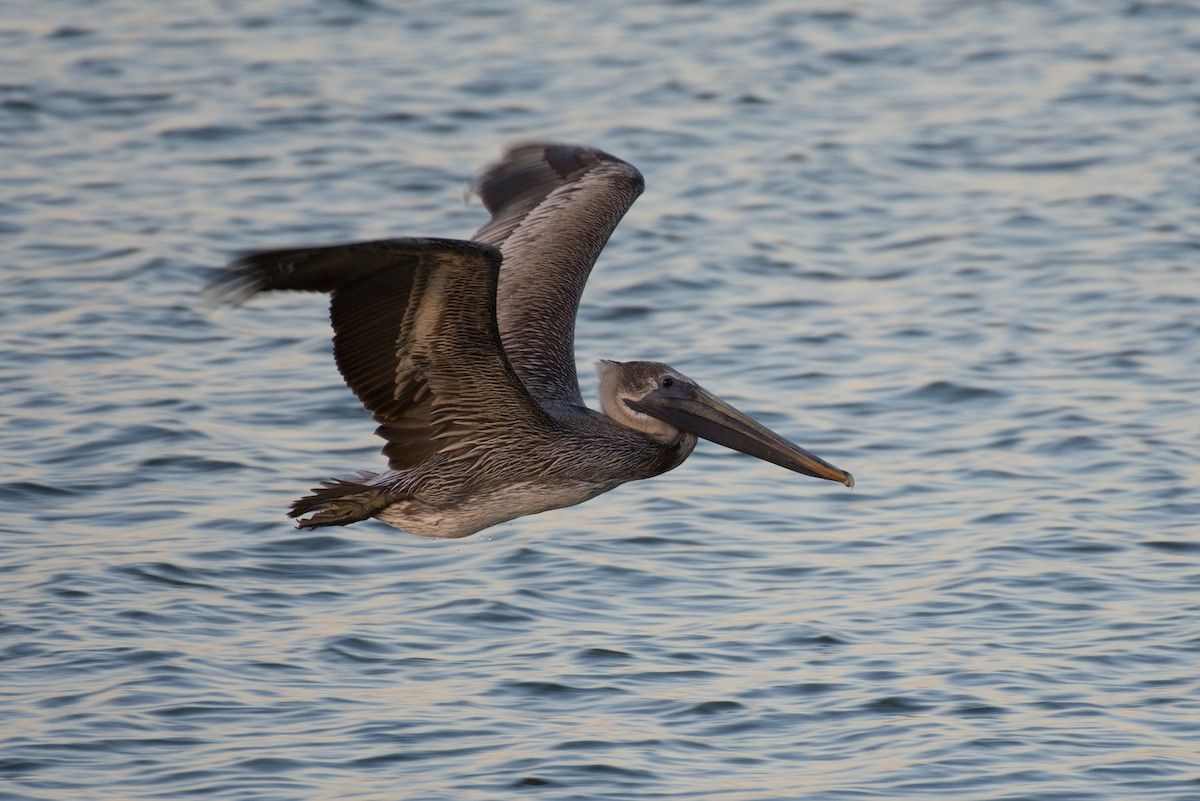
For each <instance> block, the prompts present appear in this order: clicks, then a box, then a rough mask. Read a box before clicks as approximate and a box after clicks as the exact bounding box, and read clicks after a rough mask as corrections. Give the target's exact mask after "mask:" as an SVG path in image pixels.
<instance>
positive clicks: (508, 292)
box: [475, 143, 645, 405]
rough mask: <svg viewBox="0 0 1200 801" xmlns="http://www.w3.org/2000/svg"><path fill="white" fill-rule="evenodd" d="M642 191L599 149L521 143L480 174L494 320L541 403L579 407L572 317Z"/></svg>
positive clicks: (628, 169)
mask: <svg viewBox="0 0 1200 801" xmlns="http://www.w3.org/2000/svg"><path fill="white" fill-rule="evenodd" d="M644 186H645V183H644V181H643V180H642V175H641V173H639V172H638V171H637V170H636V169H635V168H634V167H633V166H632V165H630V164H626V163H625V162H624V161H621V160H620V159H618V158H616V157H615V156H610V155H609V154H608V153H605V152H603V151H601V150H595V149H592V148H587V147H579V146H575V145H564V144H546V143H537V144H526V145H519V146H517V147H514V148H512V149H511V150H509V151H508V152H507V153H506V154H505V155H504V158H503V159H501V160H500V162H499V163H498V164H496V165H494V166H492V167H491V168H489V169H488V170H487V172H485V173H484V175H483V177H482V178H481V179H480V180H479V184H478V185H477V187H476V191H477V192H478V193H479V196H480V198H481V199H482V200H483V204H484V206H486V207H487V210H488V211H489V212H491V214H492V219H491V221H490V222H489V223H488V224H487V225H485V226H484V227H483V228H481V229H480V230H479V232H478V233H477V234H476V235H475V239H477V240H478V241H480V242H486V243H487V244H490V245H495V246H496V247H498V248H500V251H501V252H502V253H503V254H504V266H503V268H502V269H501V270H500V286H499V290H498V293H497V307H496V308H497V319H498V322H499V326H500V338H501V340H502V341H503V343H504V351H505V353H506V354H507V356H508V359H509V361H510V362H511V363H512V366H513V368H514V369H515V370H516V372H517V374H518V375H519V376H520V377H521V381H522V382H524V384H525V387H526V389H528V390H529V392H530V394H531V395H533V397H534V398H535V399H536V400H538V401H552V400H566V401H570V402H572V403H578V404H581V405H582V403H583V398H582V396H581V395H580V394H579V379H578V378H577V377H576V375H575V314H576V312H577V311H578V309H579V298H580V295H582V294H583V287H584V284H585V283H586V282H587V278H588V274H589V273H590V272H591V271H592V265H593V264H595V263H596V258H597V257H598V256H599V255H600V251H601V250H602V249H603V248H604V244H605V243H606V242H607V241H608V237H609V236H610V235H611V234H612V232H613V229H615V228H616V227H617V223H619V222H620V221H621V218H622V217H623V216H624V215H625V212H626V211H628V210H629V207H630V206H631V205H633V201H634V200H636V199H637V197H638V195H640V194H641V193H642V189H643V187H644Z"/></svg>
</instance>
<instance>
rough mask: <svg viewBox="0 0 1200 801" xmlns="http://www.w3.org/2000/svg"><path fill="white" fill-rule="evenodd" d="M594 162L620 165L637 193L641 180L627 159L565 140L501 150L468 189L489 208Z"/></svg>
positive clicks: (590, 166)
mask: <svg viewBox="0 0 1200 801" xmlns="http://www.w3.org/2000/svg"><path fill="white" fill-rule="evenodd" d="M598 164H613V165H620V166H621V167H622V168H623V169H624V171H625V172H626V173H627V174H628V176H629V180H630V181H631V182H632V184H633V185H634V186H636V187H637V191H638V192H639V193H640V192H641V191H642V189H644V188H645V180H644V179H643V178H642V174H641V173H640V172H638V170H637V168H636V167H634V166H633V165H632V164H630V163H629V162H627V161H623V160H621V159H619V158H617V157H616V156H614V155H612V154H611V153H606V152H605V151H603V150H600V149H598V148H594V147H588V146H586V145H576V144H568V143H565V142H521V143H518V144H516V145H513V146H511V147H509V148H508V149H507V150H505V151H504V155H503V157H501V159H500V160H499V161H498V162H496V163H495V164H493V165H492V166H490V167H488V168H487V169H486V170H484V172H483V175H481V176H480V177H479V180H478V181H476V182H475V185H474V186H473V187H472V190H473V191H474V192H475V194H477V195H479V197H480V199H481V200H483V205H484V206H485V207H486V208H487V210H488V211H490V212H495V210H496V209H499V208H503V207H504V206H506V205H508V204H510V203H512V202H514V201H516V200H517V199H518V198H520V197H521V196H522V195H525V194H526V193H527V192H528V191H529V190H530V189H531V188H533V187H538V186H541V187H544V192H546V193H548V192H549V191H550V190H551V189H552V187H553V186H555V185H557V184H561V183H568V182H570V181H572V180H574V179H576V178H578V177H579V176H580V175H582V174H583V173H585V172H587V171H588V170H590V169H593V168H594V167H596V166H597V165H598Z"/></svg>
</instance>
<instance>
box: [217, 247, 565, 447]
mask: <svg viewBox="0 0 1200 801" xmlns="http://www.w3.org/2000/svg"><path fill="white" fill-rule="evenodd" d="M500 262H501V255H500V253H499V251H497V250H496V249H495V248H494V247H491V246H489V245H485V244H479V243H475V242H462V241H457V240H450V239H390V240H381V241H377V242H360V243H354V244H347V245H332V246H324V247H312V248H291V249H287V250H276V251H269V252H264V253H256V254H253V255H250V256H246V257H245V258H243V259H240V260H239V261H237V262H235V263H234V264H233V265H232V268H231V270H230V271H229V272H227V273H226V274H225V276H224V278H223V279H222V280H221V281H219V282H218V283H217V284H216V285H214V289H213V294H215V295H217V296H219V297H222V298H224V299H226V300H230V301H234V302H238V301H242V300H245V299H246V298H248V297H250V296H252V295H254V294H257V293H259V292H265V291H271V290H306V291H317V292H328V293H331V295H332V298H331V301H330V318H331V320H332V323H333V329H334V338H333V352H334V359H335V361H336V362H337V366H338V370H339V371H340V372H341V374H342V377H343V378H345V380H346V383H347V384H348V385H349V387H350V389H351V390H353V391H354V394H355V395H357V396H358V398H359V400H361V401H362V404H363V406H365V407H366V408H367V410H368V411H370V412H371V413H372V415H373V416H374V418H375V420H376V421H377V422H379V424H380V426H379V428H378V430H377V431H376V433H378V434H379V435H380V436H382V437H383V438H384V439H385V440H386V441H387V444H386V445H384V448H383V452H384V454H385V455H386V456H387V457H388V463H389V466H390V467H391V468H392V469H396V470H403V469H408V468H411V467H414V466H415V465H418V464H420V463H421V462H424V461H425V460H426V459H428V458H430V457H431V456H433V454H435V453H437V452H438V451H440V450H444V449H447V448H457V447H459V446H461V445H462V442H463V441H472V440H473V438H475V437H478V436H479V435H480V434H481V433H483V434H486V433H487V432H488V430H489V429H491V430H508V431H511V430H512V428H513V427H519V426H521V425H529V426H533V427H537V426H541V425H544V424H545V420H544V413H543V412H542V410H541V409H540V407H538V405H537V404H536V403H535V401H534V400H533V399H532V398H531V397H530V395H529V393H528V392H527V391H526V389H525V387H524V385H523V384H522V383H521V380H520V378H519V377H518V376H517V374H516V373H515V372H514V371H513V368H512V365H511V364H510V363H509V361H508V359H507V358H506V357H505V354H504V351H503V348H502V347H501V344H500V336H499V332H498V329H497V323H496V311H495V310H496V285H497V280H498V274H499V271H500Z"/></svg>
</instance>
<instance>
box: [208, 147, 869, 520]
mask: <svg viewBox="0 0 1200 801" xmlns="http://www.w3.org/2000/svg"><path fill="white" fill-rule="evenodd" d="M642 186H643V182H642V176H641V174H640V173H639V172H638V171H637V170H636V169H634V168H633V167H632V166H631V165H629V164H627V163H625V162H623V161H621V160H619V159H616V158H614V157H613V156H610V155H608V154H607V153H604V152H602V151H599V150H595V149H591V148H585V147H578V146H572V145H561V144H529V145H522V146H519V147H516V148H513V149H512V150H510V151H509V152H508V153H507V154H506V156H505V158H504V159H503V160H502V161H501V162H500V163H498V164H496V165H495V166H493V167H492V168H490V169H489V170H488V171H487V172H486V173H485V174H484V175H483V177H482V179H481V180H480V182H479V184H478V186H477V191H478V193H479V195H480V197H481V198H482V200H483V203H484V205H485V206H486V207H487V209H488V210H489V211H490V212H491V213H492V219H491V221H490V222H489V223H488V224H487V225H485V226H484V227H483V228H482V229H481V230H480V231H479V232H478V233H477V234H476V236H475V241H470V242H465V241H458V240H450V239H391V240H382V241H377V242H362V243H355V244H347V245H332V246H321V247H310V248H291V249H286V250H277V251H268V252H264V253H257V254H254V255H250V256H247V257H245V258H243V259H241V260H239V261H237V262H235V263H234V264H233V265H231V268H230V270H229V271H228V272H226V273H225V275H224V276H223V277H222V278H221V279H220V280H219V281H218V282H217V283H216V284H214V286H213V289H212V291H213V292H214V293H215V294H216V295H218V296H219V297H221V298H222V299H224V300H227V301H232V302H241V301H243V300H246V299H247V298H249V297H250V296H252V295H254V294H257V293H259V292H265V291H269V290H283V289H288V290H307V291H317V292H328V293H330V295H331V302H330V317H331V320H332V323H333V328H334V344H333V351H334V359H335V360H336V362H337V366H338V369H339V370H340V371H341V373H342V376H343V377H344V378H345V380H346V383H347V384H348V385H349V387H350V388H351V389H352V390H353V391H354V393H355V394H356V395H357V396H358V398H359V399H360V400H361V401H362V403H363V405H364V406H365V407H366V408H367V410H368V411H370V412H371V413H372V415H373V416H374V418H375V420H376V421H377V422H378V423H379V428H378V429H377V430H376V433H378V434H379V435H380V436H381V437H382V438H383V439H384V440H385V445H384V447H383V453H384V454H385V455H386V456H387V458H388V470H387V471H385V472H383V473H380V474H374V473H360V475H359V476H358V477H357V478H355V479H340V480H335V481H332V482H327V483H326V484H323V485H322V486H321V487H320V488H318V489H316V490H314V492H313V494H312V495H309V496H307V497H305V498H302V499H300V500H298V501H296V503H295V504H293V507H292V511H291V512H290V514H291V515H292V516H293V517H300V516H303V515H309V516H308V517H306V518H304V519H302V520H301V521H300V523H299V525H301V526H303V527H307V528H316V527H319V526H327V525H345V524H347V523H353V522H356V521H358V520H363V519H366V518H370V517H375V518H378V519H379V520H381V521H383V522H385V523H388V524H389V525H392V526H395V527H397V528H401V529H404V530H407V531H411V532H413V533H416V534H422V535H426V536H437V537H463V536H467V535H469V534H473V533H475V532H476V531H479V530H480V529H483V528H486V527H487V526H490V525H494V524H496V523H499V522H502V521H504V520H510V519H513V518H515V517H520V516H522V515H526V514H533V513H535V512H541V511H545V510H548V509H553V508H558V507H561V506H570V505H572V504H576V503H580V502H582V501H585V500H587V499H589V498H592V497H595V496H596V495H598V494H600V493H602V492H606V491H608V490H610V489H612V488H614V487H616V486H618V485H620V484H622V483H624V482H626V481H631V480H634V479H639V478H649V477H651V476H654V475H658V474H659V473H663V472H665V471H667V470H670V469H672V468H673V467H676V466H677V465H679V464H680V463H681V462H682V461H683V460H684V459H685V458H687V456H688V454H690V453H691V451H692V448H693V447H695V444H696V436H697V435H699V436H703V437H705V438H708V439H712V440H713V441H716V442H720V443H722V444H725V445H728V446H729V447H733V448H736V449H738V450H742V451H744V452H747V453H751V454H753V455H755V456H758V457H759V458H763V459H767V460H769V461H773V462H776V463H778V464H781V465H783V466H785V467H788V468H789V469H792V470H795V471H797V472H802V473H805V474H808V475H813V476H817V477H820V478H827V479H831V480H835V481H840V482H842V483H845V484H847V485H852V483H853V479H852V478H850V475H849V474H848V473H845V472H843V471H841V470H839V469H837V468H835V467H833V466H832V465H829V464H828V463H826V462H823V461H821V460H820V459H817V458H816V457H815V456H812V455H811V454H809V453H807V452H806V451H803V450H802V449H800V448H798V447H797V446H795V445H793V444H791V443H789V442H787V441H786V440H784V439H783V438H781V437H779V436H778V435H777V434H774V433H772V432H770V431H767V430H766V429H765V428H763V427H762V426H760V425H758V424H757V423H754V422H753V421H752V420H749V418H746V417H745V416H744V415H742V414H741V413H740V412H737V411H736V410H734V409H732V407H729V406H728V405H727V404H724V403H722V402H721V401H719V400H717V399H716V398H714V397H713V396H711V395H709V394H708V393H707V392H705V391H704V390H703V389H701V388H700V387H699V386H698V385H696V384H695V382H693V381H691V380H690V379H688V378H687V377H685V376H683V375H681V374H680V373H678V372H676V371H675V370H673V369H671V368H670V367H667V366H666V365H663V364H658V363H655V362H627V363H624V364H619V363H616V362H601V363H600V365H599V371H600V377H601V387H600V394H601V400H602V404H601V405H602V408H603V413H600V412H596V411H594V410H592V409H588V408H587V407H585V406H584V404H583V400H582V397H581V396H580V392H579V383H578V379H577V378H576V375H575V362H574V325H575V315H576V311H577V309H578V306H579V298H580V295H581V294H582V292H583V287H584V284H585V282H586V281H587V277H588V274H589V272H590V271H591V268H592V265H593V264H594V263H595V260H596V257H597V256H598V255H599V253H600V251H601V249H602V248H603V247H604V244H605V243H606V242H607V241H608V237H609V235H610V234H611V233H612V232H613V230H614V229H615V228H616V226H617V223H618V222H619V221H620V219H621V217H622V216H623V215H624V214H625V212H626V211H627V210H628V209H629V207H630V205H631V204H632V203H633V201H634V200H635V199H636V198H637V196H638V195H639V194H640V193H641V191H642Z"/></svg>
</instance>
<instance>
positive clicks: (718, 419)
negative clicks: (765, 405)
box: [625, 385, 854, 487]
mask: <svg viewBox="0 0 1200 801" xmlns="http://www.w3.org/2000/svg"><path fill="white" fill-rule="evenodd" d="M625 403H626V404H628V405H629V407H630V408H632V409H635V410H636V411H639V412H642V413H644V414H648V415H650V416H651V417H656V418H658V419H659V420H662V421H663V422H664V423H669V424H670V425H673V426H675V427H676V428H678V429H680V430H682V431H687V432H689V433H692V434H695V435H696V436H698V437H703V438H704V439H706V440H709V441H710V442H715V443H717V444H718V445H724V446H725V447H726V448H733V449H734V450H735V451H741V452H742V453H745V454H749V455H750V456H754V457H756V458H758V459H762V460H764V461H767V462H771V463H773V464H777V465H779V466H780V467H786V468H787V469H788V470H793V471H795V472H797V473H803V474H804V475H806V476H812V477H813V478H823V479H826V480H827V481H837V482H838V483H841V484H845V485H846V486H847V487H853V486H854V476H852V475H850V474H849V473H847V472H846V471H845V470H841V469H839V468H836V467H834V466H833V465H831V464H830V463H829V462H827V461H825V460H824V459H822V458H820V457H819V456H814V455H813V454H811V453H809V452H808V451H806V450H804V449H803V448H801V447H800V446H799V445H796V444H794V443H791V442H788V441H787V440H786V439H784V438H783V437H781V436H779V435H778V434H776V433H775V432H774V431H772V430H771V429H769V428H767V427H766V426H764V425H762V424H760V423H756V422H755V421H753V420H751V419H750V418H749V417H747V416H746V415H744V414H742V413H741V412H739V411H738V410H737V409H735V408H733V407H732V406H730V405H729V404H728V403H726V402H725V401H723V400H721V399H720V398H718V397H716V396H715V395H711V394H709V393H708V392H706V391H705V390H703V389H701V388H700V387H698V386H694V385H693V386H691V387H689V388H688V391H686V392H680V393H678V394H676V393H670V394H668V392H667V391H665V390H656V391H654V392H651V393H650V394H649V395H646V396H645V397H643V398H642V399H641V400H638V401H633V400H626V401H625Z"/></svg>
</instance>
